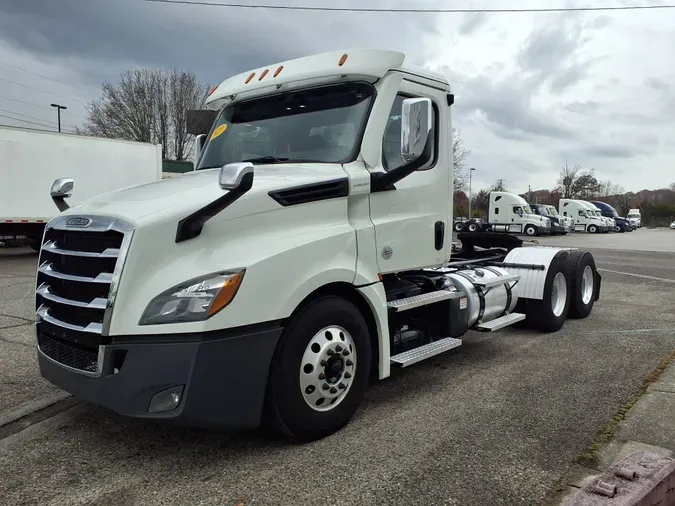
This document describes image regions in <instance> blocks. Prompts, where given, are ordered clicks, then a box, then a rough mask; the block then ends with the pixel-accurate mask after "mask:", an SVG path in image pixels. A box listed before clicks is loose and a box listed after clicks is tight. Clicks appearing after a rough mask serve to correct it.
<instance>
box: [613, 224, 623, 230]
mask: <svg viewBox="0 0 675 506" xmlns="http://www.w3.org/2000/svg"><path fill="white" fill-rule="evenodd" d="M614 232H623V228H621V227H620V226H619V225H617V226H615V227H614Z"/></svg>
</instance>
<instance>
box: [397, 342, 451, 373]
mask: <svg viewBox="0 0 675 506" xmlns="http://www.w3.org/2000/svg"><path fill="white" fill-rule="evenodd" d="M461 345H462V340H461V339H455V338H454V337H446V338H444V339H439V340H438V341H434V342H433V343H429V344H425V345H424V346H420V347H419V348H414V349H412V350H408V351H404V352H403V353H399V354H398V355H394V356H393V357H391V359H390V360H391V363H392V364H398V365H400V366H401V367H408V366H409V365H413V364H416V363H417V362H421V361H422V360H426V359H427V358H431V357H433V356H434V355H438V354H440V353H443V352H444V351H448V350H451V349H453V348H457V347H458V346H461Z"/></svg>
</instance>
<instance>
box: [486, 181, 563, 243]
mask: <svg viewBox="0 0 675 506" xmlns="http://www.w3.org/2000/svg"><path fill="white" fill-rule="evenodd" d="M488 223H489V224H490V229H491V230H492V231H494V232H509V233H515V234H525V235H529V236H536V235H542V234H550V233H551V220H550V219H549V218H548V217H545V216H539V215H537V214H535V213H534V212H533V211H532V209H531V208H530V206H529V204H528V203H527V202H526V201H525V199H524V198H523V197H521V196H520V195H516V194H515V193H509V192H497V191H495V192H490V208H489V210H488Z"/></svg>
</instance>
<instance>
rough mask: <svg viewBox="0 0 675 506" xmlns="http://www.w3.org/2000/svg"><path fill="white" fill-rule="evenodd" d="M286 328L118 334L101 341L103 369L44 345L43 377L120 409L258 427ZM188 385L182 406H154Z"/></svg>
mask: <svg viewBox="0 0 675 506" xmlns="http://www.w3.org/2000/svg"><path fill="white" fill-rule="evenodd" d="M282 330H283V329H282V328H281V327H280V326H265V327H259V326H256V327H255V328H253V327H252V328H250V329H247V330H241V331H234V332H233V331H221V332H217V333H215V334H211V333H208V334H167V335H157V336H134V337H127V336H125V337H124V338H123V339H120V338H114V337H113V338H111V343H112V344H104V345H101V346H100V348H99V370H98V372H96V373H94V374H92V373H89V374H86V373H82V372H81V371H76V370H74V369H71V368H67V367H64V366H63V365H61V364H59V363H58V362H55V361H54V360H53V359H51V358H49V357H48V356H47V355H45V354H44V353H43V352H42V351H41V350H40V349H39V348H38V362H39V365H40V373H41V374H42V376H43V377H44V378H46V379H47V380H48V381H50V382H51V383H53V384H54V385H56V386H58V387H59V388H61V389H63V390H65V391H66V392H69V393H71V394H72V395H73V396H74V397H75V398H79V399H82V400H85V401H88V402H91V403H94V404H98V405H100V406H103V407H105V408H108V409H110V410H112V411H115V412H117V413H119V414H122V415H125V416H131V417H138V418H152V419H162V420H167V421H171V422H174V423H177V424H180V425H189V426H195V427H217V428H238V429H239V428H242V429H243V428H254V427H257V426H259V425H260V421H261V416H262V411H263V404H264V398H265V390H266V385H267V376H268V371H269V367H270V364H271V361H272V356H273V354H274V350H275V348H276V345H277V342H278V340H279V337H280V336H281V332H282ZM175 386H183V393H182V396H181V399H180V403H179V404H178V406H177V407H176V408H175V409H173V410H171V411H166V412H159V413H151V412H149V411H148V410H149V407H150V402H151V399H152V398H153V396H154V395H155V394H157V393H159V392H162V391H164V390H166V389H168V388H171V387H175Z"/></svg>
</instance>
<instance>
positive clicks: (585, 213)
mask: <svg viewBox="0 0 675 506" xmlns="http://www.w3.org/2000/svg"><path fill="white" fill-rule="evenodd" d="M558 209H560V212H561V213H562V214H563V216H566V217H569V218H572V219H573V220H574V230H575V232H589V233H591V234H597V233H599V232H607V223H606V222H605V221H604V220H603V219H602V218H601V217H599V216H595V215H594V214H589V208H588V206H587V205H586V204H585V203H584V202H583V201H581V200H577V199H560V202H559V204H558Z"/></svg>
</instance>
